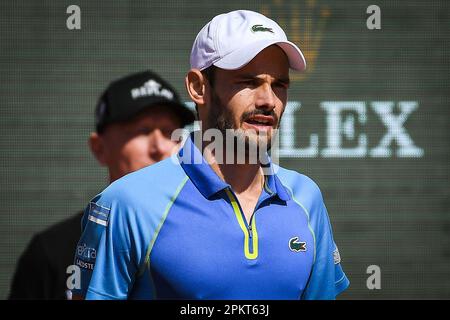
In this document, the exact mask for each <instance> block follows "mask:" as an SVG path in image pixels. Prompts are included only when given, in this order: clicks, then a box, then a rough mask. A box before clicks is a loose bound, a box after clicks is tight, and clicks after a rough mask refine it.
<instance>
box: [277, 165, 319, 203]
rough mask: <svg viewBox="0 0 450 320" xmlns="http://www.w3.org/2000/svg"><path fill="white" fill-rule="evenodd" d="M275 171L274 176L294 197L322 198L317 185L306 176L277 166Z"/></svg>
mask: <svg viewBox="0 0 450 320" xmlns="http://www.w3.org/2000/svg"><path fill="white" fill-rule="evenodd" d="M276 170H277V171H276V175H277V176H278V177H279V179H280V180H281V182H282V183H283V185H284V186H285V187H287V188H288V189H289V190H290V191H291V193H293V195H294V196H296V195H299V194H310V195H314V196H320V198H321V197H322V195H321V191H320V188H319V185H318V184H317V183H316V182H315V181H314V180H313V179H312V178H310V177H308V176H307V175H305V174H302V173H299V172H297V171H294V170H290V169H286V168H283V167H280V166H277V167H276Z"/></svg>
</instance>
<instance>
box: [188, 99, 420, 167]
mask: <svg viewBox="0 0 450 320" xmlns="http://www.w3.org/2000/svg"><path fill="white" fill-rule="evenodd" d="M395 105H396V103H395V102H394V101H373V102H370V103H369V106H370V108H371V109H372V110H373V111H374V112H375V114H376V115H377V116H378V118H379V120H381V123H382V124H383V125H384V126H385V127H386V133H385V135H384V136H383V137H382V139H381V140H380V141H379V143H378V144H374V145H376V147H374V148H372V149H369V147H368V143H369V137H368V136H367V135H366V134H365V133H363V132H361V133H357V132H356V129H355V128H356V126H357V124H359V126H360V127H364V126H365V125H367V123H368V121H369V120H368V115H367V111H368V110H367V108H368V107H367V103H366V102H364V101H324V102H321V103H320V107H321V109H322V110H324V111H325V123H326V128H325V134H326V146H324V147H323V149H322V150H320V148H319V135H318V134H317V133H311V134H310V135H309V137H308V138H309V145H308V146H307V147H304V148H298V147H297V141H296V140H297V135H296V131H297V130H298V125H297V124H296V120H297V115H296V112H297V111H299V110H300V108H301V106H302V104H301V102H300V101H290V102H288V103H287V105H286V109H285V111H284V114H283V118H282V121H281V124H280V130H279V134H280V137H279V148H276V147H278V145H277V144H276V143H277V141H278V140H277V139H275V141H274V143H275V144H274V145H273V146H272V157H274V156H278V157H280V158H316V157H319V156H321V157H323V158H349V157H351V158H364V157H372V158H390V157H392V156H393V154H394V153H393V152H392V151H393V150H392V149H394V148H395V145H397V149H396V150H395V155H396V156H397V157H399V158H421V157H423V155H424V153H425V152H424V150H423V149H422V148H420V147H418V146H416V145H415V143H414V141H413V139H412V138H411V136H410V135H409V134H408V132H407V131H406V129H405V127H404V124H405V122H406V120H407V119H408V117H409V116H410V115H411V113H412V112H413V111H415V110H417V108H418V106H419V105H418V102H417V101H399V102H398V103H397V106H398V108H399V110H400V113H399V114H398V115H395V114H394V107H395ZM187 106H188V107H189V108H191V109H194V108H195V106H194V104H193V103H192V102H188V103H187ZM371 121H373V120H371ZM199 128H200V126H199V123H198V121H196V122H195V123H194V125H193V126H189V127H187V128H186V129H187V130H188V131H192V130H199ZM344 141H349V142H355V143H356V146H355V147H343V143H344ZM393 142H395V144H394V143H393ZM275 149H277V150H275Z"/></svg>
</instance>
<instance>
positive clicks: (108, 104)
mask: <svg viewBox="0 0 450 320" xmlns="http://www.w3.org/2000/svg"><path fill="white" fill-rule="evenodd" d="M156 105H158V106H161V105H163V106H167V107H168V108H170V109H171V110H173V111H174V113H175V114H177V115H178V116H179V117H180V119H181V122H182V126H183V127H184V126H185V125H187V124H190V123H192V122H193V121H194V120H195V115H194V113H193V112H192V111H191V110H189V109H188V108H187V107H186V105H184V104H183V103H182V102H181V101H180V98H179V96H178V93H177V92H176V91H175V89H174V88H173V87H172V86H171V85H170V84H169V83H168V82H167V81H165V80H164V79H162V78H161V77H160V76H159V75H157V74H156V73H154V72H152V71H144V72H140V73H135V74H131V75H129V76H126V77H124V78H121V79H118V80H116V81H113V82H111V83H110V84H109V86H108V87H107V88H106V90H105V91H104V92H103V94H102V95H101V97H100V99H99V101H98V104H97V107H96V109H95V127H96V130H97V132H99V133H101V132H102V131H103V130H104V129H105V126H107V125H108V124H110V123H114V122H121V121H126V120H129V119H131V118H133V117H134V116H136V115H137V114H138V113H139V112H141V111H142V110H144V109H147V108H149V107H152V106H156Z"/></svg>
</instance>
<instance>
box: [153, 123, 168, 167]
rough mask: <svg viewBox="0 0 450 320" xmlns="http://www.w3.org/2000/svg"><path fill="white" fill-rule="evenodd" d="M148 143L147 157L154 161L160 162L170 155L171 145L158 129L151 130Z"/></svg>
mask: <svg viewBox="0 0 450 320" xmlns="http://www.w3.org/2000/svg"><path fill="white" fill-rule="evenodd" d="M149 143H150V146H149V156H150V158H152V159H153V160H154V161H156V162H157V161H161V160H163V159H165V158H167V157H169V156H171V155H172V152H173V143H172V141H171V140H170V138H168V137H166V136H165V135H164V134H163V133H162V132H161V130H160V129H155V130H153V132H152V134H151V137H150V142H149Z"/></svg>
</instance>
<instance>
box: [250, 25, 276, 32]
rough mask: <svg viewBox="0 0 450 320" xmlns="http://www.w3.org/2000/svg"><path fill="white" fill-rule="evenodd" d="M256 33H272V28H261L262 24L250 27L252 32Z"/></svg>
mask: <svg viewBox="0 0 450 320" xmlns="http://www.w3.org/2000/svg"><path fill="white" fill-rule="evenodd" d="M258 31H261V32H272V33H274V32H273V30H272V28H266V27H263V25H262V24H255V25H254V26H253V27H252V32H258Z"/></svg>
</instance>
